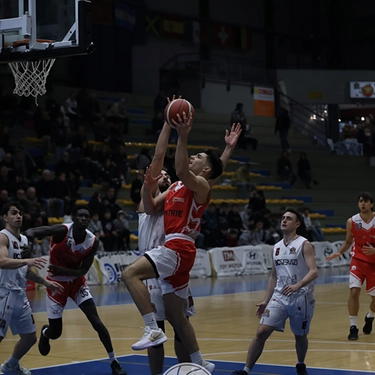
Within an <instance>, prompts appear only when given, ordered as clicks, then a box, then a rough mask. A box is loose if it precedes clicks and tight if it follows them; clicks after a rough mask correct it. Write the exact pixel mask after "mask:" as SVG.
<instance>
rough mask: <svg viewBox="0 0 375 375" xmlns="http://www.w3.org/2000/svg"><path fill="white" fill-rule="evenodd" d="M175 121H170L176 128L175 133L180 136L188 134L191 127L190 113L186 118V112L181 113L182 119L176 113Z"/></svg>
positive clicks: (191, 116)
mask: <svg viewBox="0 0 375 375" xmlns="http://www.w3.org/2000/svg"><path fill="white" fill-rule="evenodd" d="M176 116H177V121H175V120H173V119H172V120H171V121H172V124H173V125H174V126H175V127H176V128H177V133H178V134H180V135H183V134H186V135H187V134H189V132H190V130H191V127H192V125H193V114H192V113H190V116H189V117H188V116H187V114H186V112H185V111H183V112H182V117H181V116H180V115H179V114H178V113H177V115H176Z"/></svg>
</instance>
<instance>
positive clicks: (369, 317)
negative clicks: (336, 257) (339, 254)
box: [362, 263, 375, 335]
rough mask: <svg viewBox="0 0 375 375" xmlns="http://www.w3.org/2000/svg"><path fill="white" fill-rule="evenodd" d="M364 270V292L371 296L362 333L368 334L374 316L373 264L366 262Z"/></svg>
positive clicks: (374, 283)
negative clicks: (365, 270)
mask: <svg viewBox="0 0 375 375" xmlns="http://www.w3.org/2000/svg"><path fill="white" fill-rule="evenodd" d="M366 266H367V272H366V292H367V294H368V295H369V296H370V297H371V303H370V309H369V311H368V313H367V314H366V316H365V325H364V326H363V329H362V331H363V333H364V334H365V335H369V334H370V333H371V332H372V324H373V322H374V318H375V265H374V264H373V263H367V264H366Z"/></svg>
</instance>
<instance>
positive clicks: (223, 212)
mask: <svg viewBox="0 0 375 375" xmlns="http://www.w3.org/2000/svg"><path fill="white" fill-rule="evenodd" d="M229 208H230V207H229V204H228V203H227V202H221V203H220V207H219V208H218V210H217V212H216V215H217V221H218V226H219V229H220V230H225V231H226V230H227V229H228V212H229Z"/></svg>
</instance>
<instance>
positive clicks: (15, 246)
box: [13, 241, 19, 250]
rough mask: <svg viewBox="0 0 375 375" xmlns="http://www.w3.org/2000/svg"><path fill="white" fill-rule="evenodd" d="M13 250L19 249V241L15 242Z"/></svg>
mask: <svg viewBox="0 0 375 375" xmlns="http://www.w3.org/2000/svg"><path fill="white" fill-rule="evenodd" d="M13 249H17V250H18V249H19V247H18V242H17V241H13Z"/></svg>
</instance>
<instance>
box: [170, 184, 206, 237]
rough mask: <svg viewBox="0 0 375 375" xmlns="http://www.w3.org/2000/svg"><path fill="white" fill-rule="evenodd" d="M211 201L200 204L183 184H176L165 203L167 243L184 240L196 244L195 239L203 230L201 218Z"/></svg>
mask: <svg viewBox="0 0 375 375" xmlns="http://www.w3.org/2000/svg"><path fill="white" fill-rule="evenodd" d="M209 201H210V194H208V196H207V202H206V203H204V204H198V203H197V202H196V201H195V199H194V193H193V192H192V191H191V190H189V189H188V188H186V186H185V185H184V184H183V183H182V182H181V181H177V182H175V183H174V184H173V185H172V186H171V188H170V190H169V192H168V194H167V196H166V199H165V203H164V231H165V241H166V242H168V241H170V240H173V239H183V240H189V241H190V242H194V238H195V237H196V236H197V235H198V234H199V231H200V229H201V217H202V215H203V213H204V210H205V209H206V207H207V204H208V202H209Z"/></svg>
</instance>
